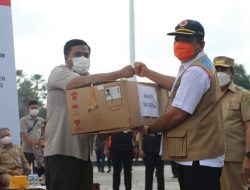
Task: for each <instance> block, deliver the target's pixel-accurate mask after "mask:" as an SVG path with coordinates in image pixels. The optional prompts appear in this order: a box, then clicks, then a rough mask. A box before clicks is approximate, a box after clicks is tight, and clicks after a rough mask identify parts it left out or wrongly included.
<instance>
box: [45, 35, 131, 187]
mask: <svg viewBox="0 0 250 190" xmlns="http://www.w3.org/2000/svg"><path fill="white" fill-rule="evenodd" d="M90 51H91V49H90V47H89V45H88V44H87V43H86V42H85V41H83V40H81V39H72V40H69V41H68V42H66V43H65V45H64V59H65V64H64V65H60V66H56V67H55V68H54V69H53V70H52V71H51V73H50V76H49V78H48V87H47V89H48V96H47V125H46V129H45V141H46V144H45V150H44V156H45V168H46V171H45V181H46V188H47V189H48V190H58V189H60V190H69V189H74V190H82V189H85V190H92V188H93V187H92V186H93V166H92V162H91V158H92V153H93V150H94V141H95V135H93V134H90V135H86V134H83V135H80V134H79V135H72V134H71V131H70V125H69V120H68V110H67V100H66V90H67V89H68V88H72V87H74V86H80V85H86V84H90V83H95V82H104V81H110V80H117V79H119V78H131V77H133V75H134V70H133V68H132V66H130V65H128V66H125V67H123V68H122V69H120V70H117V71H113V72H108V73H100V74H89V67H90ZM107 51H108V50H107ZM99 64H102V66H103V62H102V63H99ZM105 64H108V60H107V62H106V63H104V65H105Z"/></svg>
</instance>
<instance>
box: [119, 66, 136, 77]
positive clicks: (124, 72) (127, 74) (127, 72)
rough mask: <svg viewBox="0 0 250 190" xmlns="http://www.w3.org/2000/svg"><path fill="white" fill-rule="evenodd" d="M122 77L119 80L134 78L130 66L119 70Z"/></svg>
mask: <svg viewBox="0 0 250 190" xmlns="http://www.w3.org/2000/svg"><path fill="white" fill-rule="evenodd" d="M120 71H121V74H122V77H121V78H131V77H133V76H134V74H135V72H134V69H133V67H132V66H131V65H127V66H125V67H123V68H122V69H121V70H120Z"/></svg>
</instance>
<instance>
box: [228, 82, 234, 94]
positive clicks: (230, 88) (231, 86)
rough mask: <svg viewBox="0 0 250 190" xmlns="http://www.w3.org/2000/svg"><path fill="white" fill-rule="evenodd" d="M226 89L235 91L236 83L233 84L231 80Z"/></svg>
mask: <svg viewBox="0 0 250 190" xmlns="http://www.w3.org/2000/svg"><path fill="white" fill-rule="evenodd" d="M227 89H228V90H230V91H232V92H235V91H236V85H235V84H234V82H233V81H231V83H230V84H229V86H228V88H227Z"/></svg>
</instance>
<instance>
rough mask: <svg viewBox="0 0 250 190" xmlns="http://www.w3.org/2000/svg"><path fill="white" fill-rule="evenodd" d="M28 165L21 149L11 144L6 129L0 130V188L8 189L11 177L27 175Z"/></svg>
mask: <svg viewBox="0 0 250 190" xmlns="http://www.w3.org/2000/svg"><path fill="white" fill-rule="evenodd" d="M30 171H31V168H30V165H29V163H28V161H27V159H26V158H25V156H24V154H23V152H22V150H21V147H20V146H18V145H16V144H13V143H12V142H11V135H10V131H9V129H8V128H0V188H1V187H8V186H9V181H10V179H11V176H19V175H28V174H29V173H30Z"/></svg>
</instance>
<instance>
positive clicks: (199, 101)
mask: <svg viewBox="0 0 250 190" xmlns="http://www.w3.org/2000/svg"><path fill="white" fill-rule="evenodd" d="M168 35H171V36H175V41H174V53H175V56H176V57H177V58H178V59H179V60H180V62H181V65H180V68H179V71H178V74H177V77H171V76H167V75H163V74H160V73H158V72H155V71H153V70H151V69H149V68H147V66H146V65H145V64H143V63H140V62H136V63H135V74H136V75H138V76H140V77H147V78H149V79H150V80H152V81H154V82H156V83H158V84H160V85H161V86H162V87H164V88H166V89H167V90H169V91H171V92H170V97H169V104H168V107H167V111H166V112H165V113H164V114H163V115H161V116H160V117H159V118H158V119H156V121H155V122H154V123H153V124H152V125H151V126H144V128H142V129H141V130H140V131H141V132H143V133H144V134H150V133H157V132H163V133H164V135H163V142H162V159H163V160H173V161H175V162H176V163H177V164H178V180H179V185H180V189H181V190H201V189H202V190H212V189H213V190H219V189H220V174H221V169H222V166H223V164H224V162H223V161H224V160H223V158H224V140H223V127H222V107H221V102H220V99H221V91H220V86H219V82H218V79H217V76H216V70H215V68H214V66H213V63H212V61H211V60H210V59H209V58H208V56H207V55H206V54H205V53H204V51H203V48H204V46H205V42H204V36H205V31H204V28H203V26H202V25H201V24H200V23H199V22H198V21H195V20H183V21H182V22H180V23H179V24H178V25H177V26H176V27H175V32H171V33H168ZM166 67H167V65H166Z"/></svg>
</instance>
